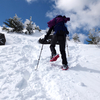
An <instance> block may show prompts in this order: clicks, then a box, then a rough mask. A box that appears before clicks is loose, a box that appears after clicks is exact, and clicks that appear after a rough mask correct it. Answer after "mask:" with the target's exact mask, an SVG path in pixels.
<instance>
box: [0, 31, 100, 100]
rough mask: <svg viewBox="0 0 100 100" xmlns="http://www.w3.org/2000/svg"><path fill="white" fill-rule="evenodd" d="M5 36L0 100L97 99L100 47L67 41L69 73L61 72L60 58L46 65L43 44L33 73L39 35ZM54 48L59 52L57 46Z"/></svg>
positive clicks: (99, 99)
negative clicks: (36, 68) (36, 67)
mask: <svg viewBox="0 0 100 100" xmlns="http://www.w3.org/2000/svg"><path fill="white" fill-rule="evenodd" d="M37 33H39V32H37ZM34 34H35V33H34ZM5 35H6V39H7V42H6V45H5V46H0V100H100V48H98V47H96V46H94V45H85V44H76V43H73V42H71V41H68V46H69V47H68V50H69V57H67V59H68V63H69V70H67V71H63V70H61V66H62V64H61V57H60V58H59V59H58V60H57V61H56V62H49V60H50V54H51V53H50V50H49V45H44V47H43V51H42V55H41V59H40V62H39V66H38V70H35V66H37V61H38V57H39V54H40V50H41V47H42V45H41V44H38V42H37V41H38V39H39V38H40V37H41V34H40V33H39V34H37V35H36V36H35V35H33V36H28V35H20V34H6V33H5ZM56 49H57V52H58V53H59V46H58V45H57V46H56ZM66 53H67V48H66ZM60 56H61V55H60Z"/></svg>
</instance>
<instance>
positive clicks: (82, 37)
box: [78, 34, 88, 43]
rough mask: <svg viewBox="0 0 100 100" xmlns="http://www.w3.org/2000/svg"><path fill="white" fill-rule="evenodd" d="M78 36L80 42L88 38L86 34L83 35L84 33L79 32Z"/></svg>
mask: <svg viewBox="0 0 100 100" xmlns="http://www.w3.org/2000/svg"><path fill="white" fill-rule="evenodd" d="M78 36H79V39H80V41H81V42H82V43H84V41H85V40H86V39H87V38H88V37H87V36H86V35H84V34H79V35H78Z"/></svg>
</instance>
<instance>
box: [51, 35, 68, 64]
mask: <svg viewBox="0 0 100 100" xmlns="http://www.w3.org/2000/svg"><path fill="white" fill-rule="evenodd" d="M57 41H58V43H59V49H60V53H61V58H62V64H65V65H67V64H68V62H67V58H66V52H65V43H66V36H57V35H56V34H55V35H53V37H52V40H51V45H50V50H51V53H52V55H54V54H56V50H55V45H56V43H57Z"/></svg>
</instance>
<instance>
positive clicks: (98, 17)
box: [46, 0, 100, 31]
mask: <svg viewBox="0 0 100 100" xmlns="http://www.w3.org/2000/svg"><path fill="white" fill-rule="evenodd" d="M52 1H54V2H55V5H53V8H54V10H53V11H51V12H50V11H48V12H47V14H46V15H47V16H49V17H50V18H51V17H52V16H53V17H55V15H57V14H63V15H66V16H68V17H70V22H68V25H69V28H70V30H71V31H75V30H76V29H77V28H83V29H84V30H89V29H91V28H93V27H97V26H98V27H100V11H99V10H100V0H52Z"/></svg>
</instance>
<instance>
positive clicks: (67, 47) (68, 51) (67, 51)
mask: <svg viewBox="0 0 100 100" xmlns="http://www.w3.org/2000/svg"><path fill="white" fill-rule="evenodd" d="M66 44H67V53H68V57H69V51H68V43H67V39H66Z"/></svg>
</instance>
